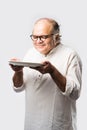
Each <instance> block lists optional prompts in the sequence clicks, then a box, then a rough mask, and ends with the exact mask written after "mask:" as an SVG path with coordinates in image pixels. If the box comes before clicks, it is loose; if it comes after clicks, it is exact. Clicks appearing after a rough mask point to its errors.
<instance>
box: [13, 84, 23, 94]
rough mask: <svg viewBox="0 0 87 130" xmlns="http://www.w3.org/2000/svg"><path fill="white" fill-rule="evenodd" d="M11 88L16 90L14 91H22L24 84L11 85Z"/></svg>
mask: <svg viewBox="0 0 87 130" xmlns="http://www.w3.org/2000/svg"><path fill="white" fill-rule="evenodd" d="M13 90H14V91H16V92H21V91H23V90H24V84H23V85H22V86H20V87H15V86H14V85H13Z"/></svg>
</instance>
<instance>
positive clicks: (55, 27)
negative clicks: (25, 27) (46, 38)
mask: <svg viewBox="0 0 87 130" xmlns="http://www.w3.org/2000/svg"><path fill="white" fill-rule="evenodd" d="M40 23H44V24H45V25H48V26H50V29H51V30H50V31H51V32H52V33H59V31H60V28H59V24H58V23H57V22H56V21H55V20H54V19H52V18H40V19H38V20H37V21H36V22H35V25H34V26H36V25H37V24H40Z"/></svg>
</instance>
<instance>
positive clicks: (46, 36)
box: [30, 34, 54, 41]
mask: <svg viewBox="0 0 87 130" xmlns="http://www.w3.org/2000/svg"><path fill="white" fill-rule="evenodd" d="M52 35H54V34H50V35H41V36H37V35H30V37H31V39H32V40H33V41H37V40H38V38H39V39H40V40H41V41H45V40H46V39H47V38H49V37H51V36H52Z"/></svg>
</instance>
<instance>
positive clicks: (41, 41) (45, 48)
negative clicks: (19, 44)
mask: <svg viewBox="0 0 87 130" xmlns="http://www.w3.org/2000/svg"><path fill="white" fill-rule="evenodd" d="M47 35H48V38H46V37H44V36H47ZM33 36H34V38H35V40H33V44H34V47H35V48H36V49H37V50H38V51H39V52H40V53H42V54H44V55H47V54H48V53H49V52H50V50H51V49H52V48H53V47H54V40H53V35H52V25H51V24H50V23H48V22H47V21H39V22H38V23H36V24H35V26H34V30H33ZM38 36H40V37H38ZM41 36H42V38H41Z"/></svg>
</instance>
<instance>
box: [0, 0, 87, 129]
mask: <svg viewBox="0 0 87 130" xmlns="http://www.w3.org/2000/svg"><path fill="white" fill-rule="evenodd" d="M86 12H87V6H86V0H43V1H42V0H31V1H30V0H0V130H24V114H25V104H24V103H25V96H24V92H22V93H15V92H14V91H13V89H12V86H11V83H12V75H13V71H12V70H11V69H10V66H9V65H8V60H9V59H10V58H12V57H18V58H23V56H24V54H25V53H26V51H27V50H28V48H30V47H31V46H32V41H31V39H30V37H29V35H30V34H31V32H32V26H33V24H34V22H35V21H36V20H37V19H38V18H40V17H52V18H54V19H56V20H57V21H58V22H59V24H60V29H61V35H62V42H63V43H64V44H67V45H69V46H71V47H73V48H75V50H76V51H77V52H78V53H79V55H80V57H81V59H82V62H83V84H82V93H81V96H80V98H79V99H78V100H77V121H78V122H77V126H78V130H86V129H87V125H86V124H87V121H86V115H87V65H86V64H87V56H86V55H87V52H86V50H87V45H86V44H87V14H86Z"/></svg>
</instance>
